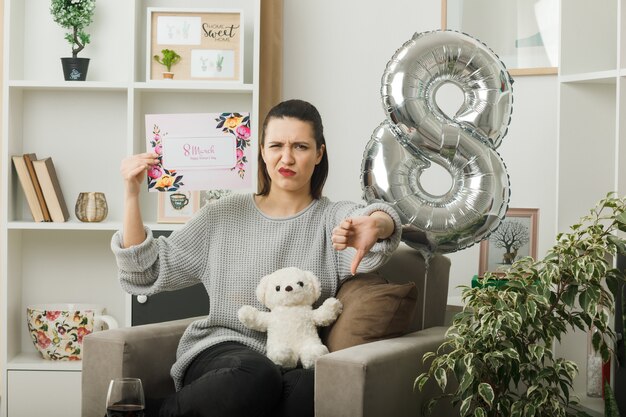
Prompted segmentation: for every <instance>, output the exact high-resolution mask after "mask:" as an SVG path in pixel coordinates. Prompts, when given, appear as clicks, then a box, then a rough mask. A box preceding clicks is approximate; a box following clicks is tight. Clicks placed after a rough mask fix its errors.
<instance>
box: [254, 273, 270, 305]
mask: <svg viewBox="0 0 626 417" xmlns="http://www.w3.org/2000/svg"><path fill="white" fill-rule="evenodd" d="M269 278H270V276H269V275H266V276H264V277H263V278H261V281H259V285H257V287H256V298H257V300H259V302H260V303H261V304H263V305H265V289H266V288H267V285H268V282H269Z"/></svg>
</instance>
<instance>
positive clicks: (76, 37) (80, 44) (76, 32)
mask: <svg viewBox="0 0 626 417" xmlns="http://www.w3.org/2000/svg"><path fill="white" fill-rule="evenodd" d="M95 8H96V2H95V0H52V2H51V5H50V13H51V14H52V17H53V18H54V21H55V22H56V23H58V24H59V25H60V26H61V27H63V28H65V29H69V30H70V31H69V32H67V33H66V34H65V39H66V40H67V41H68V42H69V43H70V45H71V46H72V57H71V58H70V57H67V58H61V63H62V65H63V74H64V76H65V80H67V81H85V79H86V78H87V68H88V67H89V58H78V53H79V52H80V51H82V50H83V49H84V48H85V45H87V44H88V43H89V42H90V37H89V35H88V34H87V33H86V32H85V28H86V27H87V26H89V25H90V24H91V22H92V21H93V13H94V9H95Z"/></svg>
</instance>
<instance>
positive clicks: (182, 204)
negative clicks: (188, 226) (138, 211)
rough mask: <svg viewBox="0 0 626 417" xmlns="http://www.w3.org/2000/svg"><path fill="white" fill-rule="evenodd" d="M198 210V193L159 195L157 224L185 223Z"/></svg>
mask: <svg viewBox="0 0 626 417" xmlns="http://www.w3.org/2000/svg"><path fill="white" fill-rule="evenodd" d="M199 209H200V192H199V191H174V192H163V193H159V198H158V210H157V223H186V222H187V220H189V219H191V217H192V216H193V215H194V214H195V213H196V212H197V211H198V210H199Z"/></svg>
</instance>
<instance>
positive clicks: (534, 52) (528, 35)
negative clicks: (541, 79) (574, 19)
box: [441, 0, 559, 75]
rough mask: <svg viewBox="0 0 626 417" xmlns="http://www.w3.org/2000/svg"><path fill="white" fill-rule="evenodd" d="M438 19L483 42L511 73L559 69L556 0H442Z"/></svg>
mask: <svg viewBox="0 0 626 417" xmlns="http://www.w3.org/2000/svg"><path fill="white" fill-rule="evenodd" d="M441 19H442V22H441V27H442V29H450V30H456V31H459V32H463V33H466V34H468V35H470V36H472V37H474V38H476V39H478V40H479V41H481V42H484V43H485V44H486V45H487V46H488V47H489V48H491V49H492V50H493V51H494V52H495V53H496V54H497V55H498V56H499V57H500V59H501V60H502V62H504V65H505V66H506V67H507V69H508V71H509V73H511V75H545V74H556V73H557V72H558V68H557V67H558V40H559V1H558V0H517V1H502V0H442V4H441Z"/></svg>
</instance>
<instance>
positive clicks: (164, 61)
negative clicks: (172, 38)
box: [154, 49, 180, 72]
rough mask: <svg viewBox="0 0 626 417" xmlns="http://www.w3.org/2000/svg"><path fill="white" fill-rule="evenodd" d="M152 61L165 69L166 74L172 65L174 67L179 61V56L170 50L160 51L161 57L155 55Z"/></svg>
mask: <svg viewBox="0 0 626 417" xmlns="http://www.w3.org/2000/svg"><path fill="white" fill-rule="evenodd" d="M154 60H155V61H156V62H158V63H159V64H161V65H164V66H165V68H167V72H170V71H171V69H172V65H175V64H177V63H178V61H180V55H178V54H177V53H176V51H173V50H171V49H163V50H161V56H158V55H155V56H154Z"/></svg>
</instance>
